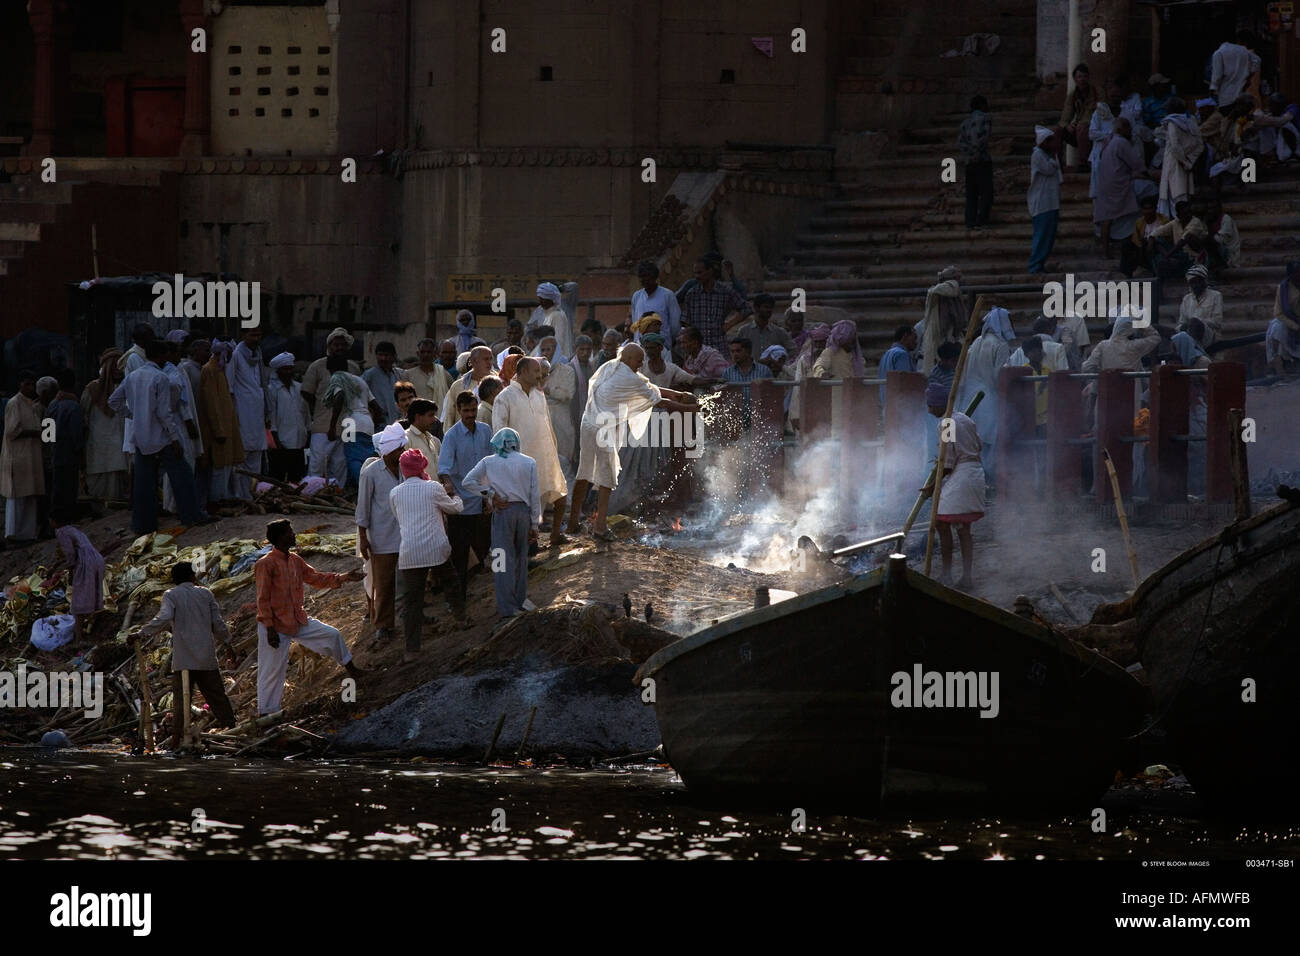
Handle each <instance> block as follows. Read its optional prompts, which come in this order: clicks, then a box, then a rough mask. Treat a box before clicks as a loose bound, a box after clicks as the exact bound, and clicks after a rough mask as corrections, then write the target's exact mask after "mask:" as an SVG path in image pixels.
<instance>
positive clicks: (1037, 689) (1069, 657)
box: [638, 569, 1145, 811]
mask: <svg viewBox="0 0 1300 956" xmlns="http://www.w3.org/2000/svg"><path fill="white" fill-rule="evenodd" d="M887 579H888V580H887ZM918 667H919V668H920V670H919V674H920V675H924V674H926V673H929V672H937V673H940V674H948V673H954V674H963V675H964V674H968V673H973V674H975V675H979V674H984V675H985V676H986V680H985V689H986V690H987V691H990V692H991V690H992V684H991V677H990V676H989V675H992V674H997V700H996V713H995V714H993V713H990V712H991V711H992V710H993V707H991V706H983V707H981V706H980V704H979V702H978V700H977V699H976V700H963V701H961V704H962V706H929V707H927V706H895V705H896V704H909V705H916V704H924V703H925V701H924V699H918V696H917V691H915V690H912V689H910V688H909V689H908V693H907V694H904V688H903V687H902V681H901V680H900V679H899V678H898V677H897V676H896V675H906V677H907V678H908V680H909V682H912V683H916V681H915V680H914V678H915V677H916V676H918V671H917V668H918ZM647 677H648V678H652V679H653V680H654V682H655V684H654V690H655V708H656V714H657V717H658V720H659V727H660V731H661V734H662V737H663V744H664V750H665V754H666V755H667V757H668V760H669V762H670V763H671V764H672V765H673V767H674V769H676V770H677V771H678V773H679V774H680V775H681V777H682V780H683V782H684V783H685V784H686V786H687V788H688V789H690V790H692V791H693V792H696V793H697V794H701V795H707V794H717V795H723V794H726V795H735V794H738V793H743V794H748V795H752V796H754V797H758V798H761V799H764V800H766V799H773V800H788V801H796V802H795V803H794V805H796V806H802V805H805V804H806V803H810V802H825V801H841V802H844V803H850V802H851V804H852V805H853V806H854V807H855V808H856V809H858V810H859V811H875V810H880V809H885V810H888V809H890V808H904V809H914V808H916V807H919V806H922V805H926V804H931V803H933V804H949V803H953V802H959V803H961V804H963V805H966V804H969V803H970V802H972V801H980V802H987V803H989V804H991V805H994V806H996V807H1005V808H1007V809H1011V808H1013V807H1016V808H1019V807H1033V808H1044V807H1046V806H1049V805H1057V804H1060V805H1070V806H1074V807H1076V808H1077V807H1083V806H1085V805H1086V806H1087V807H1091V806H1094V805H1095V799H1096V798H1097V796H1099V795H1100V794H1101V793H1102V792H1103V791H1104V790H1105V788H1106V786H1107V784H1108V783H1109V782H1111V780H1113V777H1114V774H1115V771H1116V770H1117V769H1120V767H1121V763H1122V762H1123V759H1124V745H1123V743H1122V740H1123V737H1124V736H1125V735H1126V734H1130V733H1132V732H1134V731H1136V730H1137V729H1138V727H1139V726H1140V718H1141V714H1142V710H1143V704H1144V701H1145V695H1144V692H1143V690H1142V688H1141V687H1140V686H1139V685H1138V684H1137V682H1136V681H1134V680H1133V679H1132V677H1130V676H1129V675H1128V674H1127V673H1125V672H1124V671H1123V670H1122V669H1121V668H1119V667H1118V666H1116V665H1114V664H1113V663H1111V662H1109V661H1107V660H1105V659H1104V658H1101V657H1100V656H1098V655H1095V654H1093V653H1092V652H1090V651H1087V650H1086V649H1083V648H1081V647H1078V646H1077V645H1074V644H1071V643H1070V642H1068V641H1066V640H1064V639H1063V638H1060V637H1059V636H1058V635H1055V634H1053V633H1052V632H1050V631H1048V630H1047V629H1046V628H1042V627H1040V626H1038V625H1035V624H1033V623H1031V622H1029V621H1025V620H1023V619H1021V618H1018V617H1015V616H1014V615H1010V614H1007V613H1006V612H1003V611H1001V610H1000V609H998V608H994V607H992V606H991V605H987V604H984V603H983V602H980V601H977V600H975V599H973V598H969V597H968V596H966V595H962V594H959V593H958V592H955V591H950V590H948V589H946V588H943V587H942V586H941V585H938V584H936V583H935V582H933V581H931V580H930V579H928V578H924V577H921V576H919V575H907V574H906V573H905V572H903V571H901V569H896V570H893V571H891V572H890V573H889V574H887V573H886V572H885V571H883V570H881V571H876V572H872V574H869V575H866V576H864V577H862V578H859V579H856V580H855V581H854V582H853V583H851V584H849V585H846V586H837V587H834V588H827V589H823V590H822V591H818V592H813V593H812V594H808V595H803V596H801V597H799V598H795V599H793V600H791V601H789V602H783V603H782V604H778V605H774V606H772V607H770V608H762V609H757V610H755V611H752V612H749V613H747V614H745V615H741V616H739V617H738V618H736V619H732V620H729V621H725V622H722V623H720V624H718V625H716V626H714V627H712V628H710V629H708V630H706V631H703V632H701V633H700V634H697V635H692V636H691V637H689V638H686V639H685V640H683V641H679V642H677V643H676V644H673V645H670V646H669V647H667V648H665V649H664V650H662V651H660V652H659V653H658V654H656V655H655V656H654V657H652V658H650V659H649V660H648V661H647V662H646V663H645V664H644V665H643V666H642V668H641V670H640V672H639V673H638V679H639V680H644V679H645V678H647ZM921 683H922V684H923V683H924V681H923V680H922V681H921ZM957 685H963V688H964V689H965V690H967V691H969V690H970V686H969V684H968V683H965V684H963V682H961V681H957V682H955V683H954V687H956V686H957ZM971 696H972V697H975V698H977V696H978V695H977V694H972V695H971ZM986 697H987V698H991V697H992V695H991V693H990V694H988V695H986ZM930 702H931V703H933V702H934V700H933V698H932V699H931V701H930ZM946 702H947V703H950V704H951V703H957V701H955V700H953V699H951V698H950V699H948V700H947V701H946ZM981 711H983V712H985V713H990V716H987V717H982V716H981ZM1090 801H1092V802H1090Z"/></svg>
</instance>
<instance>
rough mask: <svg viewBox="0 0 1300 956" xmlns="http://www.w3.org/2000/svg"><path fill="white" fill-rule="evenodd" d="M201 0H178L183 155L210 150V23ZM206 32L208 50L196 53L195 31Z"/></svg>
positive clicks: (203, 153)
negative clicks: (182, 38) (182, 71)
mask: <svg viewBox="0 0 1300 956" xmlns="http://www.w3.org/2000/svg"><path fill="white" fill-rule="evenodd" d="M206 6H207V4H206V3H205V2H204V0H181V26H182V27H184V30H185V43H186V49H187V51H188V52H187V53H186V58H185V125H184V128H185V135H184V136H183V137H182V138H181V155H182V156H206V155H208V153H209V152H210V151H211V150H210V148H209V147H210V137H209V135H208V134H209V130H210V129H211V115H210V113H211V105H210V101H211V97H210V96H209V92H208V90H209V84H210V82H211V75H212V74H211V62H212V61H211V60H210V59H209V56H210V54H211V52H212V26H211V24H210V23H209V22H208V16H207V14H206V12H205V10H204V8H205V7H206ZM197 29H202V30H204V31H205V32H206V33H207V41H208V52H207V53H195V52H194V50H193V48H192V42H193V40H192V38H193V34H194V31H195V30H197Z"/></svg>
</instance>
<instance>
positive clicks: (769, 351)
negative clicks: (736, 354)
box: [758, 345, 790, 362]
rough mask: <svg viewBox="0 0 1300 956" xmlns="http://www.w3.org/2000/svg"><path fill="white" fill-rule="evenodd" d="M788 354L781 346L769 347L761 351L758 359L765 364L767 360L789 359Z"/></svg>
mask: <svg viewBox="0 0 1300 956" xmlns="http://www.w3.org/2000/svg"><path fill="white" fill-rule="evenodd" d="M789 357H790V353H789V352H787V351H786V350H785V346H783V345H769V346H768V347H767V348H765V349H763V354H762V355H760V356H759V357H758V360H759V361H760V362H766V361H767V360H768V359H783V358H789Z"/></svg>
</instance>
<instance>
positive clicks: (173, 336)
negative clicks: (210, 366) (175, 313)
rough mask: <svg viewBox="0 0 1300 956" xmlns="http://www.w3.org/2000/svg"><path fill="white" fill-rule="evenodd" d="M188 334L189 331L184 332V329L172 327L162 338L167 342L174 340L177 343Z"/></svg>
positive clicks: (183, 339) (182, 340)
mask: <svg viewBox="0 0 1300 956" xmlns="http://www.w3.org/2000/svg"><path fill="white" fill-rule="evenodd" d="M189 335H190V333H188V332H186V331H185V330H184V329H172V330H171V331H170V332H168V333H167V335H166V336H164V338H165V339H166V341H168V342H174V343H176V344H178V345H179V344H180V343H181V342H184V341H185V340H186V339H187V338H189Z"/></svg>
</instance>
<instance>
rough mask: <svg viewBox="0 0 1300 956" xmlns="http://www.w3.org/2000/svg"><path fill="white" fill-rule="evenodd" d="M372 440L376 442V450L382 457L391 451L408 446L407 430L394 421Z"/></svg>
mask: <svg viewBox="0 0 1300 956" xmlns="http://www.w3.org/2000/svg"><path fill="white" fill-rule="evenodd" d="M371 440H372V441H373V442H374V445H375V452H376V453H377V454H378V455H379V456H380V457H381V458H382V457H383V456H384V455H387V454H388V453H389V452H390V451H395V450H396V449H398V448H405V447H406V430H405V429H404V428H402V426H401V425H399V424H397V423H396V422H394V423H393V424H391V425H389V426H388V427H387V428H385V429H384V430H383V431H381V432H380V433H379V434H378V435H376V436H375V437H374V438H373V439H371Z"/></svg>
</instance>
